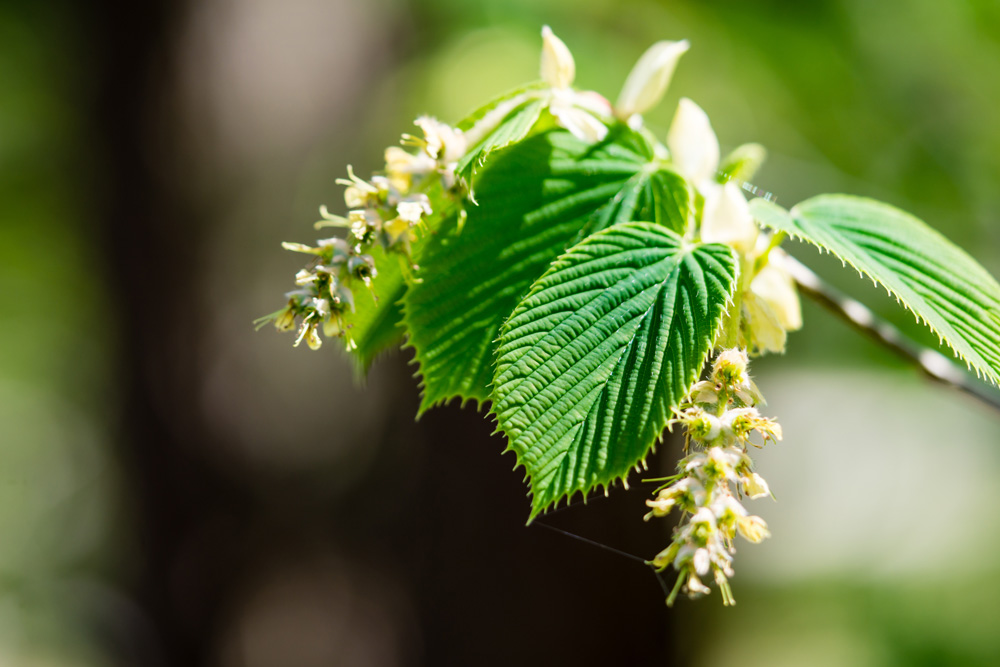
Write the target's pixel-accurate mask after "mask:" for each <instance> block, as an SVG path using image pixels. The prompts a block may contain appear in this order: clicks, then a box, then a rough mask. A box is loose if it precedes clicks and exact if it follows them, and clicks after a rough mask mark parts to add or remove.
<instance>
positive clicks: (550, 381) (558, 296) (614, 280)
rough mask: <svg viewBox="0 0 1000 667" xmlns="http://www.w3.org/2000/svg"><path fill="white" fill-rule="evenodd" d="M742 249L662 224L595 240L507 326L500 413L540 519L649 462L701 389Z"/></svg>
mask: <svg viewBox="0 0 1000 667" xmlns="http://www.w3.org/2000/svg"><path fill="white" fill-rule="evenodd" d="M736 274H737V263H736V258H735V256H734V254H733V251H732V250H731V249H730V248H729V247H728V246H724V245H720V244H705V245H692V244H689V243H687V242H686V241H684V240H683V239H682V238H681V237H680V236H678V235H677V234H675V233H673V232H671V231H670V230H668V229H666V228H664V227H660V226H657V225H654V224H651V223H627V224H620V225H616V226H614V227H611V228H609V229H607V230H605V231H603V232H600V233H598V234H594V235H593V236H590V237H588V238H587V239H585V240H584V241H583V242H581V243H580V244H578V245H576V246H574V247H573V248H572V249H571V250H570V251H569V252H568V253H566V255H564V256H563V257H561V258H560V259H559V260H558V261H557V262H556V263H555V264H554V265H553V266H552V268H551V269H550V270H549V271H548V272H547V273H546V274H545V275H544V276H542V278H540V279H539V280H538V281H537V282H536V283H535V284H534V285H533V286H532V288H531V291H530V292H529V293H528V295H527V296H525V297H524V299H523V300H522V301H521V303H519V304H518V306H517V308H516V309H515V310H514V313H513V314H512V315H511V317H510V319H509V320H508V321H507V322H506V323H505V324H504V327H503V331H502V333H501V336H500V346H499V348H498V350H497V354H498V363H497V369H496V378H495V380H494V390H493V400H494V405H493V412H494V413H495V414H496V416H497V419H498V422H499V430H501V431H503V432H504V433H505V434H506V435H507V437H508V440H509V449H511V450H513V451H514V452H515V453H516V455H517V459H518V462H519V463H520V464H522V465H524V467H525V470H526V471H527V474H528V477H529V478H530V485H531V494H532V513H531V516H532V518H534V517H535V516H536V515H538V514H539V513H540V512H542V511H544V510H545V509H546V508H548V507H549V506H550V505H552V504H554V503H557V502H558V501H559V500H561V499H563V498H567V499H568V498H569V497H571V496H572V495H573V494H574V493H576V492H577V491H581V492H583V493H584V494H586V493H588V492H589V491H590V490H592V489H594V488H596V487H597V486H600V485H604V486H607V485H609V484H611V483H612V482H614V481H615V480H617V479H620V478H623V477H624V476H625V475H626V474H627V473H628V472H629V470H630V469H632V468H633V467H635V466H636V465H638V464H639V463H640V462H641V461H643V459H644V458H645V457H646V454H647V453H648V452H649V450H650V449H651V448H652V447H653V445H654V444H655V443H656V441H657V439H658V438H659V437H660V435H661V434H662V432H663V429H664V428H665V427H666V425H667V420H668V419H669V417H670V415H671V412H672V409H673V408H674V407H675V406H677V405H678V403H679V402H680V401H681V399H682V398H683V397H684V396H685V395H686V394H687V393H688V392H689V391H690V389H691V385H692V384H694V382H695V381H696V380H697V379H698V375H699V373H700V372H701V369H702V366H703V365H704V364H705V361H706V359H707V357H708V354H709V352H710V351H711V349H712V344H713V341H714V339H715V336H716V334H717V332H718V330H719V327H720V325H721V323H722V318H723V315H724V313H725V311H726V305H727V304H728V303H730V302H731V299H732V297H733V292H734V290H735V286H736Z"/></svg>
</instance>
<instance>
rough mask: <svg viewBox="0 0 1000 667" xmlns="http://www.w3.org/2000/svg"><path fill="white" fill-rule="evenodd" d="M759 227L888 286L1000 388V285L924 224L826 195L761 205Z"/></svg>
mask: <svg viewBox="0 0 1000 667" xmlns="http://www.w3.org/2000/svg"><path fill="white" fill-rule="evenodd" d="M750 207H751V211H752V212H753V214H754V216H755V217H756V218H757V219H758V220H759V221H760V222H761V224H763V225H765V226H767V227H770V228H771V229H775V230H779V231H784V232H786V233H787V234H788V235H789V236H791V237H793V238H799V239H803V240H805V241H807V242H809V243H811V244H813V245H815V246H817V247H818V248H820V249H822V250H827V251H829V252H831V253H832V254H834V255H835V256H837V257H838V258H840V259H841V260H843V261H845V262H847V263H848V264H850V265H851V266H853V267H854V268H855V269H857V270H858V271H860V272H861V273H863V274H864V275H866V276H868V277H869V278H871V279H872V280H874V281H876V282H877V283H879V284H881V285H882V286H884V287H885V288H886V289H888V290H889V292H890V293H891V294H893V295H894V296H895V297H896V298H897V299H898V300H899V301H900V303H902V304H903V305H904V306H905V307H906V308H907V309H909V310H910V311H912V312H913V313H914V315H916V316H917V318H918V319H919V320H921V321H922V322H924V323H925V324H926V325H927V326H928V327H929V328H930V329H931V330H932V331H933V332H934V333H936V334H937V335H938V337H939V338H940V340H941V341H942V342H944V343H946V344H947V345H948V347H950V348H951V349H952V350H953V351H954V352H955V354H956V355H957V356H958V357H959V358H961V359H962V360H963V361H965V362H966V363H967V364H968V365H969V366H970V367H971V368H973V369H975V371H976V373H977V374H980V373H981V374H982V375H983V376H985V377H986V378H987V379H989V380H990V381H991V382H993V383H994V384H997V383H1000V285H998V284H997V281H996V280H995V279H994V278H993V277H992V276H991V275H990V274H989V273H987V272H986V270H985V269H983V268H982V267H981V266H980V265H979V264H978V263H977V262H976V261H975V260H974V259H972V258H971V257H970V256H969V255H968V254H966V253H965V252H964V251H963V250H961V249H960V248H959V247H958V246H956V245H954V244H953V243H951V242H950V241H949V240H948V239H946V238H945V237H944V236H942V235H941V234H939V233H938V232H936V231H934V230H933V229H931V228H930V227H928V226H927V225H926V224H925V223H923V222H922V221H921V220H919V219H917V218H915V217H914V216H912V215H910V214H909V213H906V212H904V211H901V210H899V209H897V208H894V207H892V206H889V205H888V204H883V203H881V202H878V201H874V200H871V199H865V198H862V197H852V196H848V195H821V196H819V197H814V198H812V199H808V200H806V201H804V202H802V203H801V204H798V205H797V206H795V207H793V208H792V209H791V211H785V210H784V209H783V208H781V207H779V206H777V205H775V204H773V203H771V202H768V201H765V200H763V199H755V200H753V201H752V202H751V203H750Z"/></svg>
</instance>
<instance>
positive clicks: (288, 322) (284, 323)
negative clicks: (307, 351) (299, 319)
mask: <svg viewBox="0 0 1000 667" xmlns="http://www.w3.org/2000/svg"><path fill="white" fill-rule="evenodd" d="M274 328H275V329H277V330H278V331H291V330H292V329H294V328H295V310H293V309H292V308H291V306H289V307H288V308H285V309H284V310H283V311H281V314H280V315H278V316H277V317H276V318H274Z"/></svg>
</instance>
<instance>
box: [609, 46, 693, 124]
mask: <svg viewBox="0 0 1000 667" xmlns="http://www.w3.org/2000/svg"><path fill="white" fill-rule="evenodd" d="M689 47H690V44H688V41H687V40H686V39H683V40H681V41H679V42H668V41H663V42H657V43H656V44H653V45H652V46H651V47H649V49H647V50H646V52H645V53H644V54H642V56H641V57H640V58H639V60H638V61H637V62H636V63H635V67H633V68H632V71H631V72H629V75H628V78H627V79H625V85H624V86H622V92H621V94H619V95H618V103H617V104H615V114H616V115H617V116H618V117H619V118H621V119H622V120H627V119H628V118H629V117H630V116H632V114H637V113H638V114H642V113H646V112H647V111H649V110H650V109H652V108H653V107H655V106H656V105H657V104H659V102H660V100H661V99H662V98H663V94H664V93H665V92H666V91H667V86H669V85H670V79H671V77H673V75H674V69H676V67H677V61H678V60H680V57H681V56H682V55H684V53H685V52H686V51H687V50H688V48H689Z"/></svg>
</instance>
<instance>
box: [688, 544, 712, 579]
mask: <svg viewBox="0 0 1000 667" xmlns="http://www.w3.org/2000/svg"><path fill="white" fill-rule="evenodd" d="M691 563H692V565H694V571H695V572H697V573H698V574H700V575H705V574H708V567H709V565H711V564H712V560H711V558H710V557H709V554H708V549H705V548H702V549H696V550H695V552H694V558H692V559H691Z"/></svg>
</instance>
